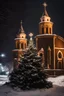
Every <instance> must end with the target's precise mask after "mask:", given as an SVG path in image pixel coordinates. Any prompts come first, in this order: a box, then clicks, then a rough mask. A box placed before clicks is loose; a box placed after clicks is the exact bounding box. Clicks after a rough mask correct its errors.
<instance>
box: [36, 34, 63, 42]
mask: <svg viewBox="0 0 64 96" xmlns="http://www.w3.org/2000/svg"><path fill="white" fill-rule="evenodd" d="M46 36H47V37H56V38H58V39H60V40H61V41H63V42H64V38H63V37H61V36H59V35H56V34H39V35H36V37H46ZM36 37H35V38H36Z"/></svg>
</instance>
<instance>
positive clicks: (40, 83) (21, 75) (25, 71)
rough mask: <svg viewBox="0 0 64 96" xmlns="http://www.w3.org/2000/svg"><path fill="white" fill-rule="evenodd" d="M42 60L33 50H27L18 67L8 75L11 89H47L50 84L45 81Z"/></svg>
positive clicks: (45, 76)
mask: <svg viewBox="0 0 64 96" xmlns="http://www.w3.org/2000/svg"><path fill="white" fill-rule="evenodd" d="M41 65H42V58H41V57H40V56H38V55H37V52H36V50H34V49H33V48H30V49H28V50H27V51H26V52H25V54H24V55H23V56H22V58H21V61H20V64H19V67H18V68H17V69H15V70H13V72H12V73H11V74H10V78H9V79H10V84H11V86H12V87H19V88H21V89H23V90H24V89H32V88H49V87H52V83H51V82H48V81H46V78H47V75H46V74H45V72H44V70H43V68H42V66H41Z"/></svg>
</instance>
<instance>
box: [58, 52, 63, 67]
mask: <svg viewBox="0 0 64 96" xmlns="http://www.w3.org/2000/svg"><path fill="white" fill-rule="evenodd" d="M62 60H63V53H62V52H61V51H60V50H59V51H58V53H57V69H62Z"/></svg>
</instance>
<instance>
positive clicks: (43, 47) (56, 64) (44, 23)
mask: <svg viewBox="0 0 64 96" xmlns="http://www.w3.org/2000/svg"><path fill="white" fill-rule="evenodd" d="M43 6H44V12H43V15H42V17H41V18H40V22H39V34H38V35H36V48H37V51H38V55H41V56H42V63H43V66H44V69H45V71H46V72H47V73H49V74H50V75H52V74H54V75H59V74H64V38H62V37H61V36H58V35H56V34H53V22H52V21H51V18H50V17H49V15H48V13H47V10H46V6H47V4H46V3H44V4H43ZM15 42H16V49H14V50H13V54H15V55H16V54H17V56H16V58H17V59H19V56H20V54H23V53H24V52H25V49H26V48H27V39H26V34H25V33H24V29H23V27H22V24H21V33H20V34H19V35H18V36H17V38H15ZM13 57H14V56H13ZM14 58H15V57H14Z"/></svg>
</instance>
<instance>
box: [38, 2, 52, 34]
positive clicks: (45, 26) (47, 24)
mask: <svg viewBox="0 0 64 96" xmlns="http://www.w3.org/2000/svg"><path fill="white" fill-rule="evenodd" d="M43 6H44V12H43V15H42V17H41V18H40V20H41V21H40V23H39V34H52V33H53V22H51V21H50V20H51V18H50V17H49V15H48V13H47V10H46V6H47V4H46V3H43Z"/></svg>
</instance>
